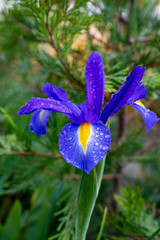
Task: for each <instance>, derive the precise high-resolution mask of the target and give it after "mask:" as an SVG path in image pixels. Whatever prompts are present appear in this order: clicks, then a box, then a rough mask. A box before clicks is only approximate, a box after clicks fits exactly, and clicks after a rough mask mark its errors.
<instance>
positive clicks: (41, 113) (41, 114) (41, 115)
mask: <svg viewBox="0 0 160 240" xmlns="http://www.w3.org/2000/svg"><path fill="white" fill-rule="evenodd" d="M43 113H44V110H42V111H41V112H40V118H41V119H42V117H43Z"/></svg>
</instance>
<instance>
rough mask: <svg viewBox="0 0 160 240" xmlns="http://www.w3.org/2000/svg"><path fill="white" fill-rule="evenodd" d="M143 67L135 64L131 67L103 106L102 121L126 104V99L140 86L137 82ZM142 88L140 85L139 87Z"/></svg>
mask: <svg viewBox="0 0 160 240" xmlns="http://www.w3.org/2000/svg"><path fill="white" fill-rule="evenodd" d="M144 71H145V68H142V67H141V66H137V67H135V68H134V69H133V71H132V72H131V73H130V75H129V76H128V77H127V78H126V81H125V82H124V83H123V85H122V86H121V88H120V89H119V90H118V91H117V92H116V93H115V94H113V96H112V98H111V99H110V101H109V102H108V103H107V105H106V106H105V107H104V109H103V111H102V113H101V117H100V119H101V120H102V122H103V123H105V122H107V120H108V118H109V117H110V116H112V115H113V114H114V113H116V112H117V111H118V109H119V108H121V107H123V106H124V105H126V104H127V101H128V100H129V99H130V98H131V97H132V96H133V94H134V93H135V90H136V87H137V85H138V86H139V87H140V85H139V82H140V81H141V79H142V77H143V73H144ZM141 88H142V87H141Z"/></svg>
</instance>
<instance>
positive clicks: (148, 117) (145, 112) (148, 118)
mask: <svg viewBox="0 0 160 240" xmlns="http://www.w3.org/2000/svg"><path fill="white" fill-rule="evenodd" d="M131 105H132V107H134V108H135V109H136V110H138V112H139V113H140V114H141V116H142V117H143V119H144V122H145V125H146V131H147V132H148V131H149V130H150V129H151V128H152V127H153V126H154V125H155V124H156V123H157V122H158V120H159V118H158V117H157V115H156V114H155V113H154V112H152V111H150V110H149V109H147V108H145V106H144V105H143V104H141V103H140V102H135V103H133V104H131Z"/></svg>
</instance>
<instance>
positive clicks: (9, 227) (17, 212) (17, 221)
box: [1, 200, 22, 240]
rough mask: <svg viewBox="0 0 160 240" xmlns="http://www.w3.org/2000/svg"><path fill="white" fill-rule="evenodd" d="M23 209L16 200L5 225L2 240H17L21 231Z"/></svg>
mask: <svg viewBox="0 0 160 240" xmlns="http://www.w3.org/2000/svg"><path fill="white" fill-rule="evenodd" d="M21 214H22V207H21V203H20V202H19V200H16V201H15V203H14V204H13V207H12V209H11V211H10V213H9V216H8V218H7V221H6V223H5V226H4V229H3V233H2V238H1V240H17V239H18V238H19V235H20V229H21Z"/></svg>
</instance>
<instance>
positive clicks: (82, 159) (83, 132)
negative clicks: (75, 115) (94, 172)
mask: <svg viewBox="0 0 160 240" xmlns="http://www.w3.org/2000/svg"><path fill="white" fill-rule="evenodd" d="M110 142H111V136H110V132H109V129H108V128H107V127H106V126H105V125H104V124H103V123H102V122H101V121H98V122H97V123H95V124H90V123H88V122H84V123H83V124H81V125H77V124H73V123H70V124H67V125H66V126H65V127H64V128H63V130H62V132H61V133H60V137H59V151H60V153H61V154H62V156H63V157H64V159H65V160H66V162H67V163H70V164H72V165H73V166H75V167H77V168H79V169H81V170H83V171H85V172H86V173H89V172H90V170H91V169H92V168H94V167H95V166H96V165H97V164H98V163H99V162H100V161H101V160H102V159H103V157H104V156H105V155H106V153H107V150H108V149H109V147H110Z"/></svg>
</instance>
